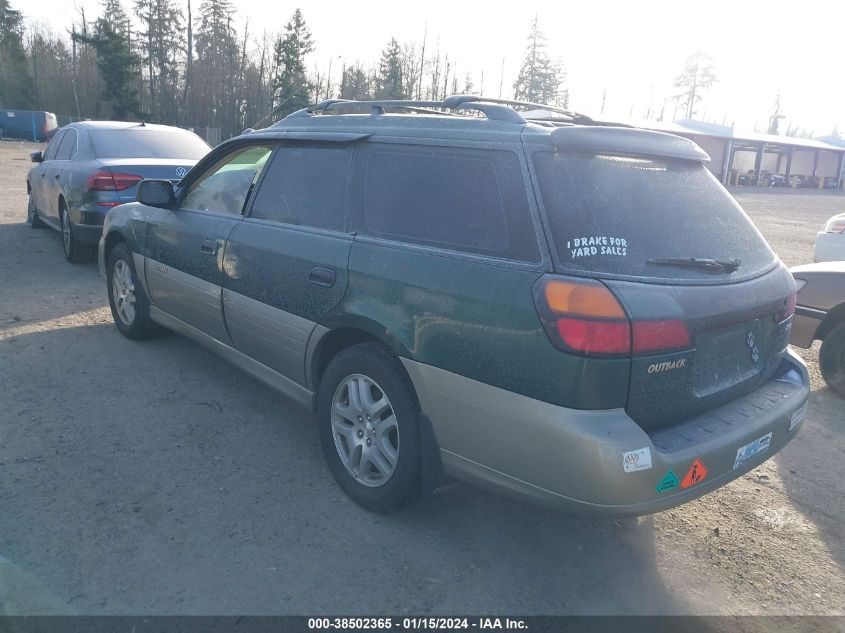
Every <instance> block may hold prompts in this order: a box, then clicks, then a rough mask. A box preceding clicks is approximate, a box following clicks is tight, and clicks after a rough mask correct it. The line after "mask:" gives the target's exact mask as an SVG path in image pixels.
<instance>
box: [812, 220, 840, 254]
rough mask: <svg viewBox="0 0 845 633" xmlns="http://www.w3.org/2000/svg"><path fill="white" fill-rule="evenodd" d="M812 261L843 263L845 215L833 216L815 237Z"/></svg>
mask: <svg viewBox="0 0 845 633" xmlns="http://www.w3.org/2000/svg"><path fill="white" fill-rule="evenodd" d="M813 259H814V260H815V261H817V262H839V261H845V213H840V214H839V215H834V216H833V217H832V218H830V219H829V220H828V221H827V224H825V225H824V230H823V231H820V232H819V234H818V235H816V246H815V248H814V249H813Z"/></svg>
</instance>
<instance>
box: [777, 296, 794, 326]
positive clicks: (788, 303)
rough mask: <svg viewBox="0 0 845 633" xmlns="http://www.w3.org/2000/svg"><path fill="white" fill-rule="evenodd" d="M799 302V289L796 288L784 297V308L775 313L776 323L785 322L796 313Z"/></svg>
mask: <svg viewBox="0 0 845 633" xmlns="http://www.w3.org/2000/svg"><path fill="white" fill-rule="evenodd" d="M797 303H798V291H797V290H796V291H795V292H793V293H792V294H790V295H789V296H788V297H787V298H786V299H784V303H783V310H781V311H780V312H778V313H777V314H775V323H783V322H784V321H786V320H787V319H788V318H789V317H791V316H792V315H793V314H795V305H796V304H797Z"/></svg>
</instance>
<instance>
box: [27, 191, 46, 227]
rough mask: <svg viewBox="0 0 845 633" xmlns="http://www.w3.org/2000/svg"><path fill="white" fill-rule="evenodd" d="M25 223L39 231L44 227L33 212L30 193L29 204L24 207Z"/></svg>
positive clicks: (33, 203)
mask: <svg viewBox="0 0 845 633" xmlns="http://www.w3.org/2000/svg"><path fill="white" fill-rule="evenodd" d="M26 223H27V225H28V226H29V227H31V228H33V229H40V228H43V227H44V222H42V221H41V218H39V217H38V212H37V211H36V210H35V200H33V199H32V192H31V191H30V192H29V202H28V203H27V205H26Z"/></svg>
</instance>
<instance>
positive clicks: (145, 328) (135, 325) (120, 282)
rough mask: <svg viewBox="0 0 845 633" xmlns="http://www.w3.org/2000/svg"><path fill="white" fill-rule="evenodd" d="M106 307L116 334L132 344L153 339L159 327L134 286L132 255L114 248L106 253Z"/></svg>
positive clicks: (134, 272)
mask: <svg viewBox="0 0 845 633" xmlns="http://www.w3.org/2000/svg"><path fill="white" fill-rule="evenodd" d="M106 271H107V275H108V276H107V279H108V283H107V284H106V285H107V287H108V294H109V307H110V308H111V315H112V319H114V324H115V326H116V327H117V329H118V330H120V333H121V334H123V336H125V337H126V338H129V339H132V340H136V341H137V340H141V339H145V338H149V337H151V336H154V335H155V334H156V333H157V332H158V331H159V330H160V327H159V326H158V325H156V323H154V322H153V320H152V319H150V304H149V302H148V301H147V297H146V295H145V294H144V291H143V289H141V287H140V284H139V283H138V274H137V273H136V271H135V263H134V262H133V260H132V252H131V251H130V250H129V247H127V246H126V244H118V245H117V246H115V247H114V248H113V249H112V251H111V253H109V257H108V263H107V264H106Z"/></svg>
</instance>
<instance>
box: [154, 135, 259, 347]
mask: <svg viewBox="0 0 845 633" xmlns="http://www.w3.org/2000/svg"><path fill="white" fill-rule="evenodd" d="M271 152H272V146H271V145H270V144H267V143H252V144H247V145H238V146H236V147H234V148H233V149H231V150H230V151H229V152H227V153H225V154H223V155H222V156H221V157H220V158H219V159H218V160H216V161H215V162H214V163H212V164H211V165H210V166H209V167H208V168H207V169H205V170H204V171H203V172H202V173H199V174H197V176H196V177H195V178H193V179H192V181H191V182H190V183H187V187H186V189H185V191H184V192H183V193H181V194H180V201H179V208H177V209H174V210H170V209H158V210H157V211H156V212H155V214H154V215H153V217H152V218H151V220H150V222H149V223H148V226H149V228H148V234H147V238H146V244H147V249H148V250H147V253H146V256H147V261H146V274H147V280H148V283H149V288H150V293H151V295H152V299H153V303H154V304H155V305H156V306H157V307H158V308H160V309H161V310H163V311H164V312H167V313H168V314H170V315H171V316H174V317H176V318H177V319H180V320H181V321H184V322H185V323H187V324H188V325H191V326H193V327H195V328H197V329H199V330H200V331H202V332H204V333H206V334H208V335H209V336H212V337H214V338H215V339H217V340H219V341H222V342H224V343H227V344H230V343H231V341H230V339H229V336H228V333H227V332H226V326H225V325H224V323H223V313H222V304H221V296H220V293H221V284H222V275H223V273H222V270H223V269H222V266H223V251H224V246H225V243H226V238H227V237H228V236H229V234H230V233H231V232H232V229H233V228H234V227H235V226H236V225H237V224H239V223H240V222H241V220H242V216H241V213H242V212H243V209H244V206H245V204H246V201H247V199H248V198H249V195H250V193H251V192H252V188H253V185H254V184H255V182H256V180H257V179H258V177H259V175H260V174H261V171H262V169H263V168H264V165H265V163H266V161H267V159H268V158H269V156H270V154H271Z"/></svg>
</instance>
